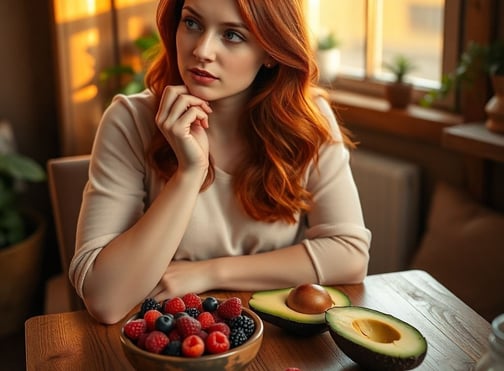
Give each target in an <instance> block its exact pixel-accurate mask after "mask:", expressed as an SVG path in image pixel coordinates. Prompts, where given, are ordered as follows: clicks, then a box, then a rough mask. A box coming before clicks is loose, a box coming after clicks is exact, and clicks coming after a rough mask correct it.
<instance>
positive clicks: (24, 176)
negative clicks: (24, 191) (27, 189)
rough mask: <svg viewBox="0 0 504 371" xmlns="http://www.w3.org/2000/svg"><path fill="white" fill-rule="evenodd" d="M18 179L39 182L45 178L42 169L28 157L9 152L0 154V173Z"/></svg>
mask: <svg viewBox="0 0 504 371" xmlns="http://www.w3.org/2000/svg"><path fill="white" fill-rule="evenodd" d="M1 174H5V175H7V176H10V177H12V178H13V179H18V180H27V181H30V182H41V181H43V180H45V179H46V175H45V171H44V169H43V168H42V167H41V166H40V165H39V164H38V163H37V162H35V161H34V160H32V159H31V158H29V157H26V156H23V155H19V154H14V153H9V154H2V155H0V175H1Z"/></svg>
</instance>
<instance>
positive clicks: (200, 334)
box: [198, 330, 208, 341]
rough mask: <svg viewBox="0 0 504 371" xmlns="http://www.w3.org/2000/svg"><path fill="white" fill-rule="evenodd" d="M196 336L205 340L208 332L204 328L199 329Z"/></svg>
mask: <svg viewBox="0 0 504 371" xmlns="http://www.w3.org/2000/svg"><path fill="white" fill-rule="evenodd" d="M198 336H199V337H200V338H202V339H203V341H205V340H206V338H207V337H208V332H206V331H205V330H201V331H200V332H199V333H198Z"/></svg>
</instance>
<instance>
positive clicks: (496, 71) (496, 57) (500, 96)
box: [420, 40, 504, 133]
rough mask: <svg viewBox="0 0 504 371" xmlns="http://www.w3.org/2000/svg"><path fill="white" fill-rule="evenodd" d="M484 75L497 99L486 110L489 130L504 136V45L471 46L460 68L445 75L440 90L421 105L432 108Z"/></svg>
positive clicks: (427, 96) (498, 42) (499, 42)
mask: <svg viewBox="0 0 504 371" xmlns="http://www.w3.org/2000/svg"><path fill="white" fill-rule="evenodd" d="M482 75H487V76H488V77H489V78H490V79H491V83H492V88H493V92H494V94H495V95H494V96H493V97H491V98H490V100H489V101H488V103H487V104H486V106H485V111H486V113H487V116H488V119H487V122H486V126H487V128H488V129H489V130H492V131H495V132H500V133H504V41H502V40H497V41H495V42H493V43H490V44H479V43H476V42H470V43H469V44H468V45H467V48H466V49H465V51H464V52H463V53H462V55H461V57H460V61H459V63H458V65H457V68H456V69H455V70H454V71H452V72H450V73H448V74H446V75H444V76H443V78H442V80H441V86H440V87H439V89H434V90H431V91H429V92H428V93H427V94H426V95H425V96H424V97H423V98H422V100H421V101H420V103H421V104H422V105H423V106H430V105H432V103H433V102H434V101H436V100H438V99H442V98H444V97H446V96H447V95H448V94H449V93H450V92H452V91H453V90H455V89H456V88H458V87H460V86H461V85H462V84H466V85H470V84H471V83H472V82H473V81H474V80H476V79H477V78H478V77H480V76H482Z"/></svg>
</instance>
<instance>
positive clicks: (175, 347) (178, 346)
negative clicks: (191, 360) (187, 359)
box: [161, 340, 182, 356]
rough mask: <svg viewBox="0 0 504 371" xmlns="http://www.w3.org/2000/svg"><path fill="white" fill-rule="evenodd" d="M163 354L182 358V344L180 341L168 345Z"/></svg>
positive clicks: (173, 341)
mask: <svg viewBox="0 0 504 371" xmlns="http://www.w3.org/2000/svg"><path fill="white" fill-rule="evenodd" d="M161 354H164V355H166V356H181V355H182V343H181V342H180V340H172V341H170V343H168V345H167V346H166V347H165V348H164V349H163V351H162V352H161Z"/></svg>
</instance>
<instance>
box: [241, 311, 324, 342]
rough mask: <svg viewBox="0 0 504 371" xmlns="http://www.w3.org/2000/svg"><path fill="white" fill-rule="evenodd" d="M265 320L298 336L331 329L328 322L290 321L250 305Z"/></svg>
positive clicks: (311, 334) (315, 333)
mask: <svg viewBox="0 0 504 371" xmlns="http://www.w3.org/2000/svg"><path fill="white" fill-rule="evenodd" d="M250 309H252V310H253V311H254V312H255V313H256V314H257V315H258V316H259V317H260V318H261V319H262V320H263V321H266V322H269V323H271V324H272V325H275V326H278V327H281V328H282V329H284V330H285V331H287V332H289V333H291V334H293V335H296V336H313V335H317V334H320V333H323V332H325V331H327V330H328V329H329V326H328V325H327V323H319V324H313V323H302V322H296V321H290V320H288V319H286V318H281V317H277V316H274V315H271V314H268V313H264V312H261V311H260V310H258V309H255V308H253V307H250Z"/></svg>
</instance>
